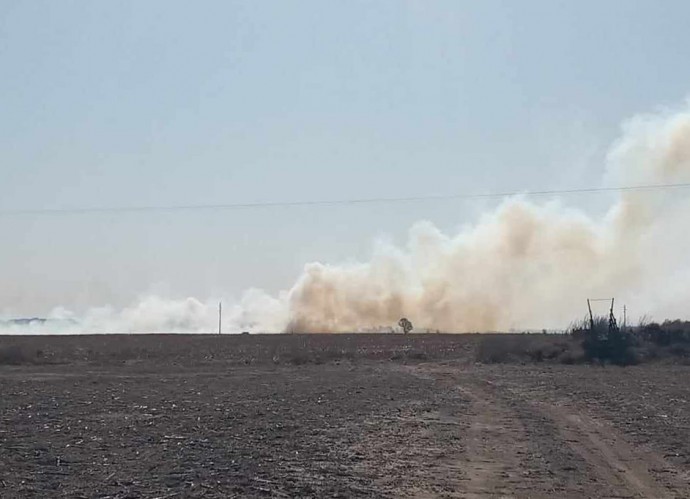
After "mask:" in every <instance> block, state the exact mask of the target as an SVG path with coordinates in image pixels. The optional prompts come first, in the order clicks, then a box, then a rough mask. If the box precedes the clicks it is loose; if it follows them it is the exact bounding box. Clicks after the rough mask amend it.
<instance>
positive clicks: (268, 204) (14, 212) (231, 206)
mask: <svg viewBox="0 0 690 499" xmlns="http://www.w3.org/2000/svg"><path fill="white" fill-rule="evenodd" d="M689 187H690V183H675V184H646V185H634V186H616V187H585V188H576V189H550V190H534V191H530V190H522V191H512V192H495V193H476V194H471V193H465V194H446V195H424V196H404V197H372V198H351V199H335V200H301V201H258V202H250V203H220V204H186V205H183V204H180V205H150V206H145V205H142V206H109V207H71V208H70V207H66V208H35V209H9V210H0V217H8V216H26V215H82V214H99V213H137V212H166V211H201V210H239V209H258V208H290V207H299V206H337V205H358V204H385V203H406V202H418V201H430V202H433V201H447V200H461V199H465V200H471V199H492V198H493V199H496V198H504V197H514V196H526V197H531V196H556V195H559V196H562V195H569V194H596V193H612V192H631V191H650V190H666V189H684V188H689Z"/></svg>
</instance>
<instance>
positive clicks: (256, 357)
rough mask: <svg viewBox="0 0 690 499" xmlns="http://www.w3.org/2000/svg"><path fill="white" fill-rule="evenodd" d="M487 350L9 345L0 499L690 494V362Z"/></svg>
mask: <svg viewBox="0 0 690 499" xmlns="http://www.w3.org/2000/svg"><path fill="white" fill-rule="evenodd" d="M477 341H478V340H477V337H476V336H462V337H460V336H450V335H448V336H443V335H419V336H415V335H410V336H407V337H402V336H393V335H378V336H373V335H370V336H364V335H363V336H357V335H347V336H338V337H335V336H320V337H318V338H311V337H309V338H305V337H300V336H292V337H290V336H284V337H276V336H273V337H270V336H261V337H260V336H235V337H223V338H218V337H215V338H214V337H199V336H196V337H192V336H145V337H144V336H103V337H95V336H90V337H62V338H55V337H52V338H39V337H26V338H17V337H14V338H12V337H0V347H1V348H4V349H5V350H4V351H5V352H6V353H7V352H10V353H11V355H10V354H7V355H6V356H5V359H6V362H5V365H0V497H2V498H15V497H16V498H19V497H22V498H23V497H36V498H46V497H70V498H72V497H77V498H78V497H84V498H92V497H93V498H122V499H124V498H143V497H147V498H148V497H157V498H182V497H191V498H198V497H204V498H221V497H315V498H316V497H318V498H321V497H391V498H393V497H425V498H426V497H467V498H473V497H554V496H557V497H564V498H569V497H573V498H575V497H577V498H580V497H651V498H665V497H678V498H683V497H690V368H688V367H682V366H662V365H647V366H636V367H627V368H618V367H595V366H586V365H579V366H561V365H548V364H527V365H517V364H516V365H508V364H500V365H482V364H478V363H476V362H475V361H474V356H473V352H474V349H476V344H477ZM8 359H9V360H8ZM13 359H14V360H13ZM9 364H14V365H9Z"/></svg>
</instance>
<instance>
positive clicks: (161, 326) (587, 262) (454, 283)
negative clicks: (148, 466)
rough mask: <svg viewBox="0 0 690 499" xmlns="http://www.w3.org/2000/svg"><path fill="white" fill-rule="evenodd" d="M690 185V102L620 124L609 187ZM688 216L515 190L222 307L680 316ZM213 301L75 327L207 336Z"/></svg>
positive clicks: (473, 316)
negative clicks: (441, 225) (568, 202)
mask: <svg viewBox="0 0 690 499" xmlns="http://www.w3.org/2000/svg"><path fill="white" fill-rule="evenodd" d="M687 181H690V103H689V104H686V105H685V106H684V107H683V108H682V109H680V110H676V111H669V110H664V111H659V112H657V113H654V114H649V115H643V116H637V117H635V118H633V119H631V120H629V121H627V122H626V123H624V125H623V129H622V135H621V137H620V139H619V140H618V141H617V142H616V143H614V144H613V145H612V147H611V149H610V151H609V153H608V155H607V160H606V165H605V174H604V177H603V185H611V186H633V185H645V184H664V183H674V182H687ZM689 216H690V202H688V199H687V196H686V195H683V191H677V192H674V191H670V190H649V191H625V192H622V193H620V194H619V195H618V197H617V199H616V201H615V202H614V203H613V205H612V206H611V207H610V209H609V210H608V212H607V213H606V215H605V216H603V217H602V218H601V219H592V218H591V217H589V216H586V215H585V214H584V213H582V212H580V211H578V210H575V209H570V208H568V207H567V206H564V205H563V203H562V202H561V201H560V200H550V201H547V202H545V203H535V202H532V201H529V200H527V199H524V198H522V197H520V196H517V197H514V198H510V199H506V200H505V201H504V202H503V203H502V204H501V205H500V206H498V208H497V209H495V210H494V211H492V212H490V213H486V214H484V215H483V216H482V217H480V219H479V220H477V221H476V223H475V224H474V225H472V226H470V227H468V228H466V229H465V230H463V231H461V232H460V233H458V234H455V235H447V234H443V233H442V232H441V231H439V230H438V229H437V228H436V227H434V225H432V224H431V223H429V222H420V223H418V224H416V225H415V226H413V227H412V229H411V230H410V233H409V240H408V242H407V245H406V246H405V247H403V248H399V247H394V246H392V245H385V244H379V245H378V246H377V247H376V249H375V251H374V254H373V256H372V258H371V260H370V261H369V262H365V263H360V264H348V265H337V264H333V265H331V264H323V263H310V264H308V265H306V266H305V269H304V272H303V274H302V275H301V276H300V277H299V278H298V280H297V282H296V283H295V284H294V286H293V287H292V288H291V289H290V290H288V291H286V292H284V293H282V294H281V295H280V296H278V297H271V296H269V295H267V294H266V293H263V292H261V291H258V290H251V291H248V292H247V293H246V294H245V295H244V297H243V299H242V300H241V301H240V302H239V303H237V304H235V305H234V306H232V307H231V308H230V310H228V313H227V315H226V317H227V319H226V320H227V322H226V323H227V330H233V331H241V330H253V331H266V332H281V331H300V332H343V331H360V330H370V329H373V328H376V327H379V326H390V325H394V324H396V323H397V321H398V319H399V318H400V317H402V316H405V317H408V318H410V319H411V320H412V322H413V323H414V324H415V326H416V328H417V329H430V330H441V331H454V332H462V331H491V330H507V329H510V328H514V327H517V328H528V327H533V328H541V327H564V326H566V325H567V324H568V322H569V321H571V320H572V319H573V318H576V317H578V316H580V315H581V313H582V310H583V304H584V300H585V299H586V298H587V297H596V296H606V297H609V296H616V297H617V298H619V301H621V302H625V303H627V304H628V305H629V308H631V309H633V310H637V311H638V312H639V314H640V315H642V314H643V313H650V314H653V315H655V316H657V317H658V318H663V317H664V316H674V317H675V316H686V315H687V313H686V309H685V307H686V304H687V303H688V298H690V286H687V282H689V281H688V278H689V277H690V261H689V260H688V259H687V256H686V253H687V249H688V248H690V245H689V244H688V243H690V241H689V237H688V236H687V234H688V229H690V218H688V217H689ZM216 307H217V301H215V300H214V301H211V302H209V303H202V302H199V301H198V300H196V299H192V298H190V299H187V300H183V301H169V300H162V299H160V298H156V297H148V298H145V299H142V300H141V301H140V302H139V303H137V304H136V305H134V306H133V307H131V308H127V309H125V310H122V311H119V312H117V311H114V310H111V309H108V308H104V309H95V310H92V311H91V312H89V313H88V314H87V315H86V316H85V317H83V318H81V319H79V320H78V325H76V324H74V323H72V325H71V326H70V328H69V329H71V330H75V329H78V330H80V331H84V332H87V331H88V332H98V331H108V332H128V331H133V332H149V331H189V332H196V331H207V332H208V331H213V330H214V328H215V327H216V326H215V325H216V321H217V315H216V314H217V312H216V310H217V309H216ZM55 315H56V316H57V317H59V318H61V319H63V320H64V319H65V318H66V314H65V313H64V311H58V312H56V314H55ZM67 318H68V317H67ZM37 327H38V326H37Z"/></svg>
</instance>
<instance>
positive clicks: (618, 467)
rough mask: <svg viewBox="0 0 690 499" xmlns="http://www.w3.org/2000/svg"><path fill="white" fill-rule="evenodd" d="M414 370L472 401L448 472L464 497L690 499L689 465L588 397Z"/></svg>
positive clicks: (468, 374)
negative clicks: (460, 482)
mask: <svg viewBox="0 0 690 499" xmlns="http://www.w3.org/2000/svg"><path fill="white" fill-rule="evenodd" d="M410 371H411V372H413V373H414V374H415V375H417V376H423V377H430V378H432V379H434V380H436V381H437V382H439V383H441V384H443V385H444V387H445V389H451V390H452V389H455V390H457V391H458V392H459V393H460V394H461V395H462V396H463V398H465V399H466V400H469V402H470V404H469V407H468V409H467V411H466V417H467V418H468V419H467V425H466V426H467V428H466V430H465V435H464V440H465V442H466V445H465V447H464V452H463V453H462V454H460V455H458V456H457V461H458V463H453V464H452V465H450V466H448V468H447V475H448V480H452V479H453V477H454V476H456V474H457V469H458V468H460V469H462V470H463V472H464V473H463V474H464V475H465V478H466V481H467V483H466V484H464V486H463V487H460V488H459V489H458V490H457V495H456V496H457V497H538V496H543V497H548V496H554V495H558V496H560V497H651V498H661V497H690V474H689V473H688V470H689V469H690V468H688V467H687V466H677V465H674V464H672V463H670V462H669V461H668V460H666V459H665V458H664V455H663V453H662V452H661V451H659V450H655V449H653V448H652V447H651V446H649V445H642V444H635V443H633V442H631V441H630V440H629V439H628V438H626V436H625V435H624V434H622V433H621V432H620V431H618V430H617V429H616V428H615V426H614V425H613V424H611V422H609V421H607V420H606V419H604V416H601V417H599V418H597V417H594V416H592V415H591V408H589V407H587V404H586V403H584V402H586V401H584V400H583V401H580V403H579V404H578V403H574V402H573V400H572V399H570V398H568V397H567V396H565V394H553V393H552V394H551V398H550V400H546V399H542V398H537V397H534V395H535V393H534V391H533V390H530V389H525V386H524V384H522V383H500V382H499V383H496V382H494V381H492V380H491V379H490V377H489V376H486V373H481V371H477V370H474V369H463V370H459V371H458V370H453V369H446V368H439V367H436V366H428V365H424V366H416V367H414V368H411V369H410ZM513 381H515V378H514V379H513ZM559 395H560V396H559ZM685 464H686V465H687V460H686V461H685Z"/></svg>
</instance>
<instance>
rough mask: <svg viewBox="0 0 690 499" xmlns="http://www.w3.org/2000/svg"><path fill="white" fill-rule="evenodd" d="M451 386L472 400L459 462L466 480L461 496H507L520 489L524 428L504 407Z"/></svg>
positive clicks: (466, 388)
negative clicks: (467, 427) (463, 451)
mask: <svg viewBox="0 0 690 499" xmlns="http://www.w3.org/2000/svg"><path fill="white" fill-rule="evenodd" d="M455 388H456V389H457V390H458V391H459V392H460V393H462V394H463V395H464V396H465V397H467V398H468V399H469V400H470V401H471V403H472V405H471V409H470V410H471V413H470V414H469V415H468V416H469V429H468V433H467V435H466V436H465V442H466V448H465V456H464V458H465V462H463V468H464V471H465V474H466V475H467V480H468V482H467V485H466V487H465V490H464V491H463V492H464V493H463V495H462V497H466V498H468V499H474V498H480V497H496V496H498V497H510V495H511V494H513V493H514V492H515V490H516V489H518V488H520V485H521V482H522V476H523V475H524V473H525V470H524V469H523V468H522V457H521V456H522V455H524V454H525V453H526V452H527V445H526V441H527V434H526V432H525V429H524V427H523V426H522V424H521V423H520V422H519V420H518V419H517V418H514V417H513V415H512V414H511V413H510V412H508V411H507V410H506V408H505V407H503V406H502V405H501V404H497V403H496V401H495V400H489V399H487V398H486V397H485V395H484V394H480V393H478V392H477V391H476V389H472V388H470V387H469V386H460V385H458V386H456V387H455Z"/></svg>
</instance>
